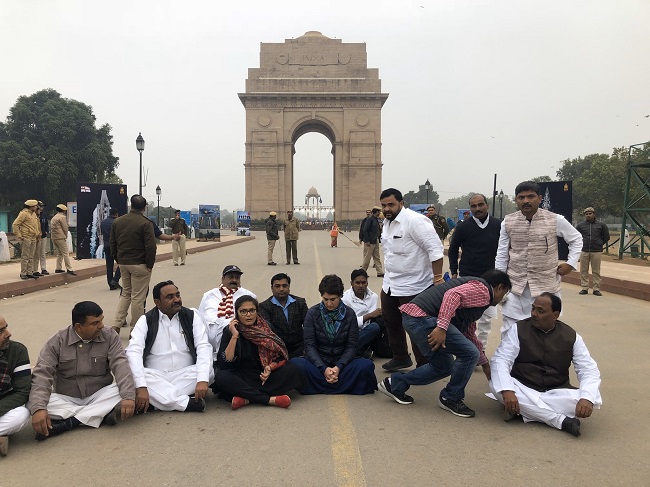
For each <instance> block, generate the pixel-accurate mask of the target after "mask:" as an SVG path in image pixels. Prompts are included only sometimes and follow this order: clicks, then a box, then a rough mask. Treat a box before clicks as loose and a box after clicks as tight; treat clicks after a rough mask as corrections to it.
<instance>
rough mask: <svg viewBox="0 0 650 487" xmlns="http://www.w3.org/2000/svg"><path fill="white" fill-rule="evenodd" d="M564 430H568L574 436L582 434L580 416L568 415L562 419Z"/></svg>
mask: <svg viewBox="0 0 650 487" xmlns="http://www.w3.org/2000/svg"><path fill="white" fill-rule="evenodd" d="M562 431H566V432H567V433H569V434H572V435H573V436H576V437H578V436H580V420H579V419H578V418H569V417H568V416H567V417H566V418H564V421H562Z"/></svg>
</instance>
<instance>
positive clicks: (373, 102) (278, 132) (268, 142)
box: [239, 31, 388, 220]
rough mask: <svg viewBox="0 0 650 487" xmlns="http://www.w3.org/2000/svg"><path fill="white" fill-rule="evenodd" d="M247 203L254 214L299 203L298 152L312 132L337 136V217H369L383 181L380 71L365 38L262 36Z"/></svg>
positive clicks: (247, 103) (254, 81) (252, 85)
mask: <svg viewBox="0 0 650 487" xmlns="http://www.w3.org/2000/svg"><path fill="white" fill-rule="evenodd" d="M239 98H240V100H241V102H242V104H243V105H244V108H245V109H246V143H245V145H246V159H245V163H244V167H245V175H246V203H245V206H246V210H247V211H250V212H251V216H252V217H253V218H265V217H266V216H267V215H268V212H269V211H277V212H280V213H281V214H282V213H285V212H286V211H287V210H289V209H292V208H293V200H294V198H293V191H294V187H293V169H294V164H293V162H294V161H293V156H294V154H295V143H296V141H297V140H298V139H299V138H300V137H301V136H302V135H304V134H306V133H310V132H318V133H321V134H323V135H325V136H326V137H327V138H328V139H329V140H330V142H331V143H332V156H333V157H332V159H333V165H334V181H333V188H334V212H335V215H336V219H337V220H348V219H359V218H363V217H365V210H366V208H369V207H371V206H373V205H375V204H376V203H377V200H378V198H379V193H380V192H381V189H382V187H381V186H382V184H381V168H382V162H381V108H382V107H383V105H384V103H385V101H386V99H387V98H388V94H387V93H382V92H381V80H380V79H379V71H378V70H377V69H375V68H368V66H367V53H366V45H365V43H343V42H342V41H341V40H340V39H330V38H328V37H326V36H324V35H322V34H321V33H320V32H314V31H311V32H307V33H306V34H305V35H303V36H301V37H298V38H296V39H286V40H285V41H284V43H261V48H260V67H259V68H249V70H248V79H247V80H246V92H245V93H240V94H239Z"/></svg>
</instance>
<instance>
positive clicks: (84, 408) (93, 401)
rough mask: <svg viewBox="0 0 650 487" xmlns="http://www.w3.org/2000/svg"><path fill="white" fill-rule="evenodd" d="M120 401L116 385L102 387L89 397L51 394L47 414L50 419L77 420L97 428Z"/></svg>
mask: <svg viewBox="0 0 650 487" xmlns="http://www.w3.org/2000/svg"><path fill="white" fill-rule="evenodd" d="M121 401H122V397H121V396H120V391H119V389H118V388H117V384H111V385H109V386H106V387H102V388H101V389H100V390H98V391H97V392H95V393H94V394H93V395H92V396H89V397H81V398H80V397H70V396H65V395H63V394H56V393H52V395H51V396H50V402H49V403H48V404H47V412H48V414H49V415H50V418H52V419H68V418H70V417H73V416H74V417H75V418H77V419H78V420H79V421H80V422H81V423H83V424H85V425H86V426H92V427H93V428H99V425H100V424H101V422H102V420H103V419H104V416H106V415H107V414H108V413H110V412H111V411H112V410H113V408H114V407H115V406H117V405H118V404H119V403H120V402H121Z"/></svg>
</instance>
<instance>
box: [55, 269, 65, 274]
mask: <svg viewBox="0 0 650 487" xmlns="http://www.w3.org/2000/svg"><path fill="white" fill-rule="evenodd" d="M54 272H55V273H57V274H63V273H64V272H65V271H64V270H63V269H57V270H55V271H54Z"/></svg>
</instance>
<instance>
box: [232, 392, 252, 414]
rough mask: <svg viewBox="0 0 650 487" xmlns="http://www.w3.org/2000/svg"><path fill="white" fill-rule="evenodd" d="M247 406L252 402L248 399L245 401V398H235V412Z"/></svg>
mask: <svg viewBox="0 0 650 487" xmlns="http://www.w3.org/2000/svg"><path fill="white" fill-rule="evenodd" d="M247 404H250V401H249V400H248V399H244V398H243V397H239V396H235V397H233V398H232V410H233V411H234V410H235V409H239V408H243V407H244V406H246V405H247Z"/></svg>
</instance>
